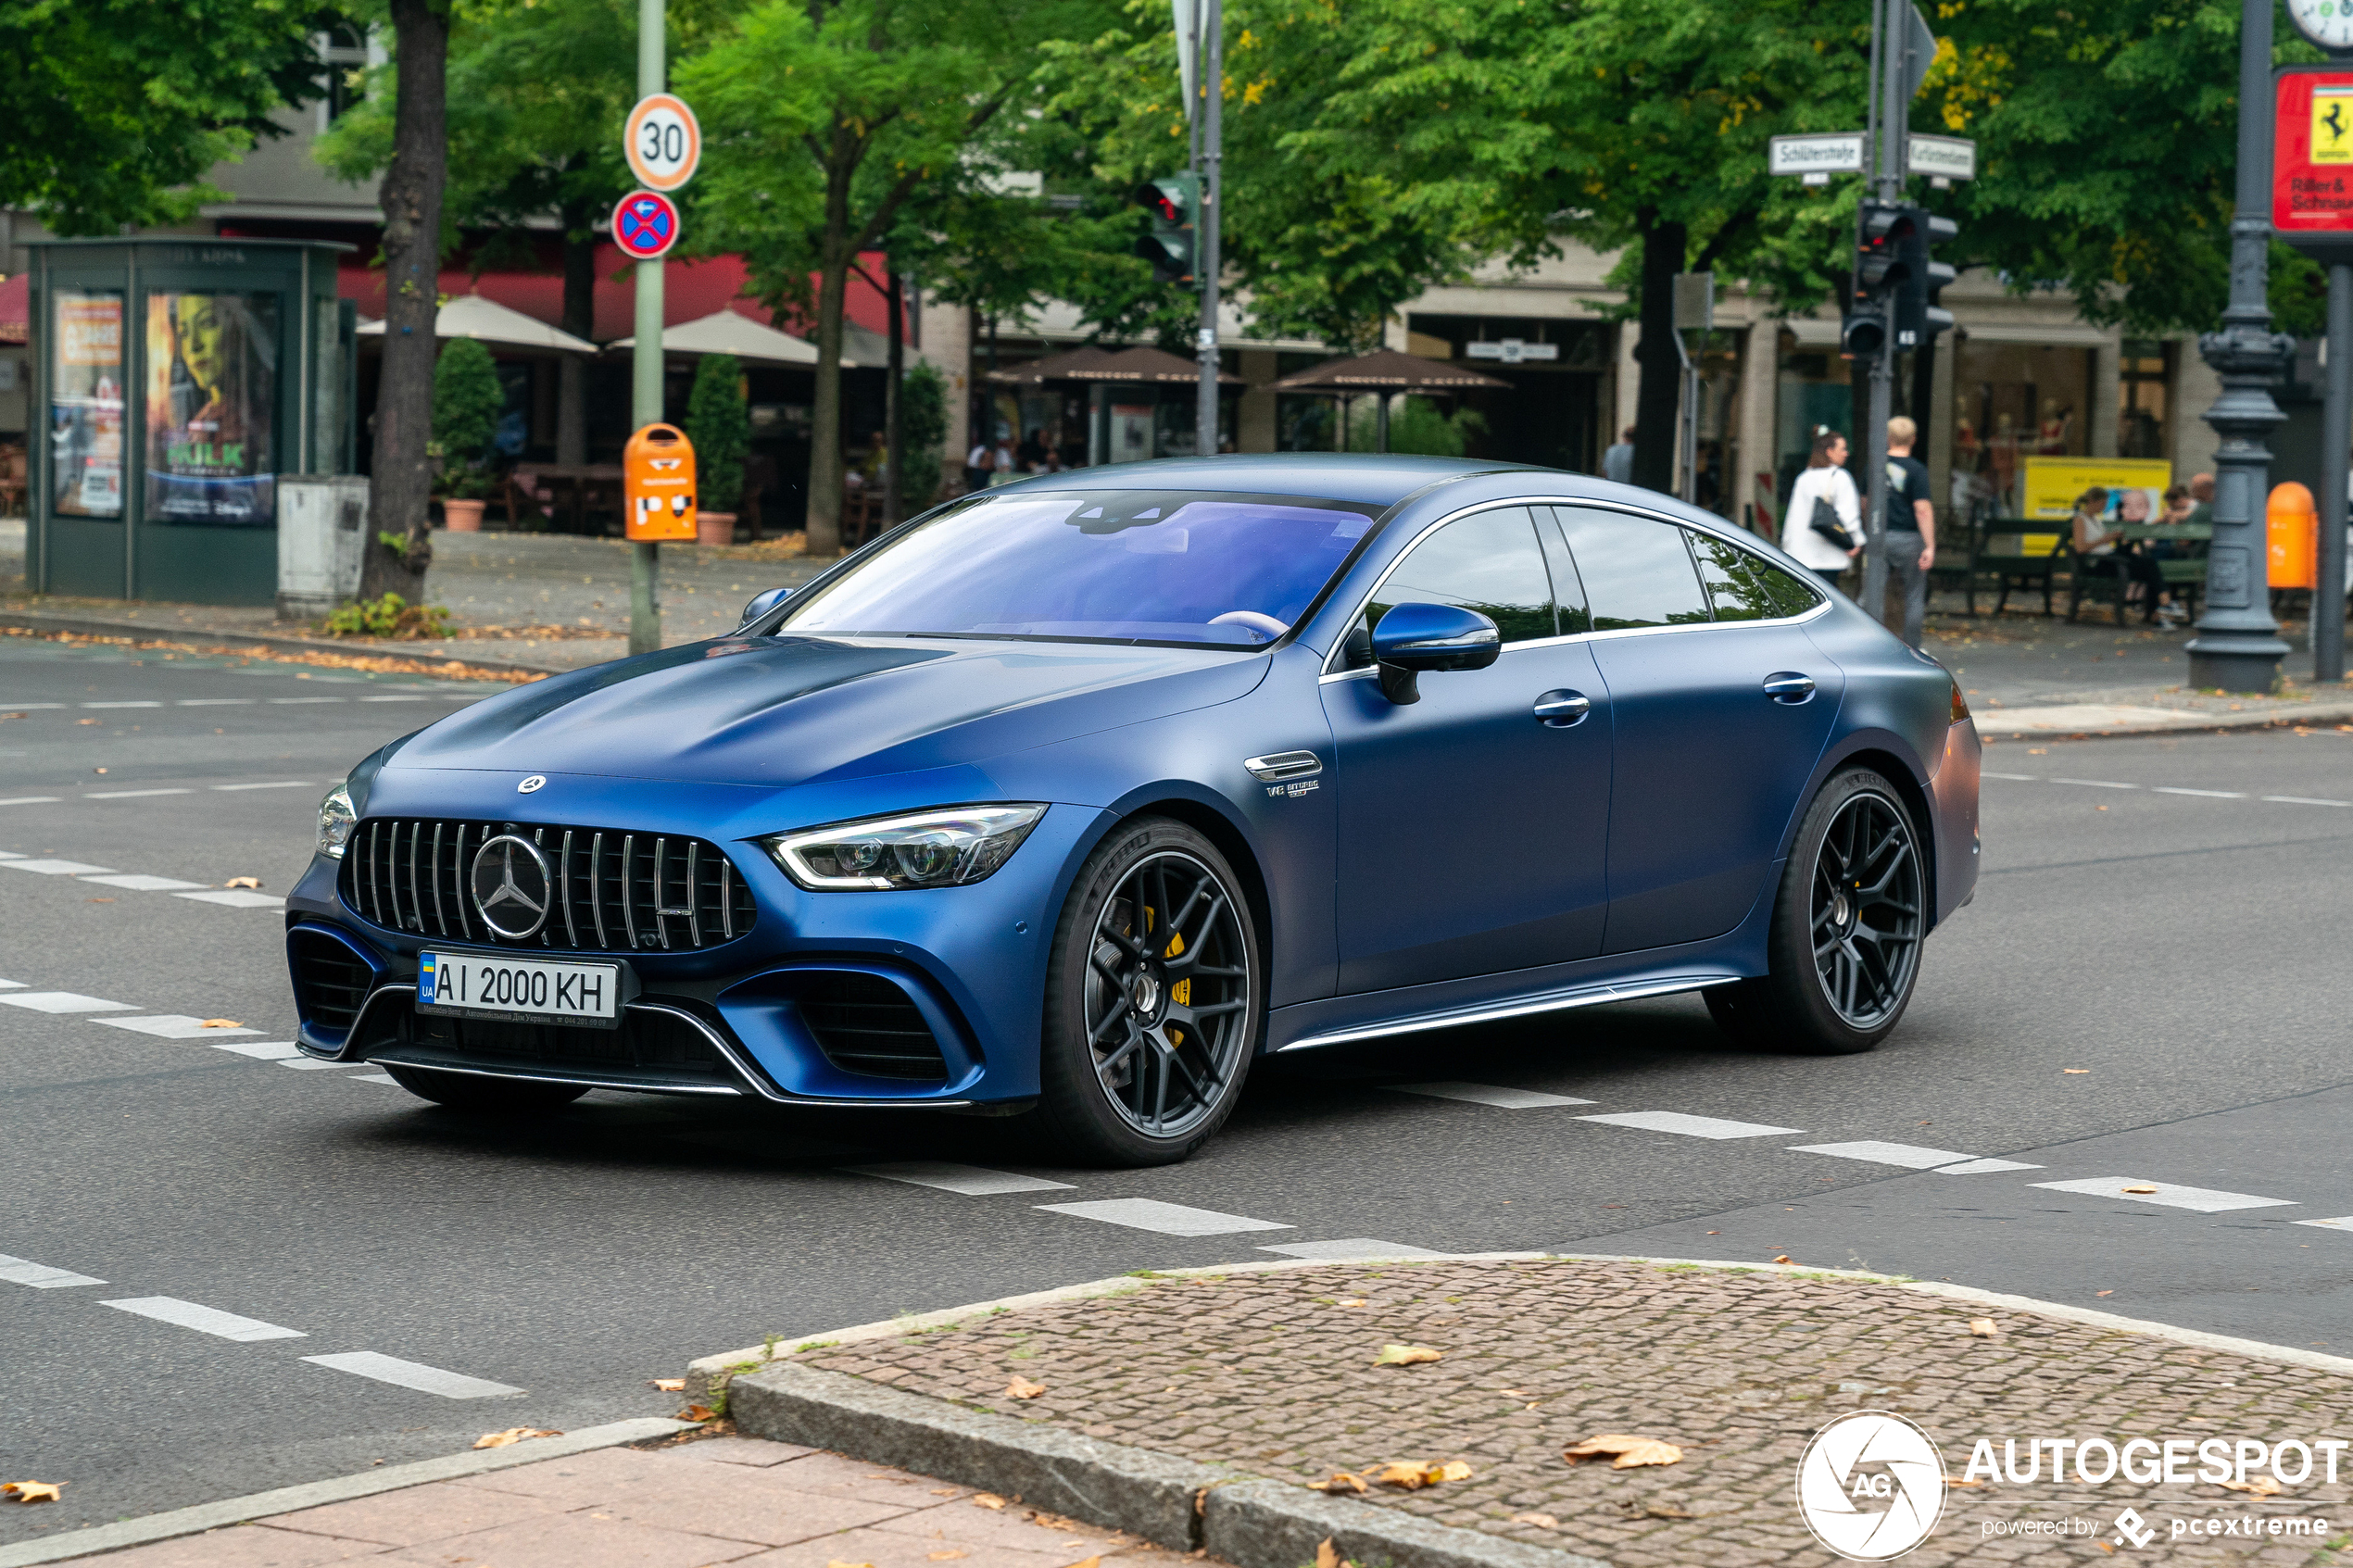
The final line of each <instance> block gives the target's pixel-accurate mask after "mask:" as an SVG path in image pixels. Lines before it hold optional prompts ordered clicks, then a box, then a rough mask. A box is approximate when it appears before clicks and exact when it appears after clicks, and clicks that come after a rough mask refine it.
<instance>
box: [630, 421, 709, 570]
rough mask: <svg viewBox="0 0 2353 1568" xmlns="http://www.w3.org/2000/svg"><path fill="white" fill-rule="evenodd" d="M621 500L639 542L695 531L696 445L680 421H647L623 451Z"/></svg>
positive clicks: (684, 536) (685, 536)
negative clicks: (669, 423) (646, 424)
mask: <svg viewBox="0 0 2353 1568" xmlns="http://www.w3.org/2000/svg"><path fill="white" fill-rule="evenodd" d="M621 502H622V508H623V522H624V524H625V525H626V527H625V531H626V533H628V536H629V538H630V539H631V540H632V541H633V542H635V543H638V544H652V543H657V542H659V541H661V540H664V539H687V540H691V539H692V538H694V536H695V446H694V443H693V442H691V441H688V440H687V439H686V432H684V431H682V430H680V429H679V428H678V427H677V426H675V425H661V424H655V425H648V426H647V427H646V428H645V429H643V430H641V431H639V432H638V433H636V434H635V435H633V436H631V437H630V438H629V445H626V446H624V447H623V448H622V452H621Z"/></svg>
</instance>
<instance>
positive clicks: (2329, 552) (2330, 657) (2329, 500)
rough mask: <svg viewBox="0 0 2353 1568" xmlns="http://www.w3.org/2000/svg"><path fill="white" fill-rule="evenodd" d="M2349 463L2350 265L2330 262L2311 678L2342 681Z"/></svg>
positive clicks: (2352, 368)
mask: <svg viewBox="0 0 2353 1568" xmlns="http://www.w3.org/2000/svg"><path fill="white" fill-rule="evenodd" d="M2348 463H2353V264H2348V263H2347V262H2343V261H2333V262H2331V263H2330V264H2329V385H2328V401H2327V402H2326V403H2325V404H2324V405H2323V406H2322V410H2321V558H2320V568H2321V570H2320V572H2319V574H2318V575H2317V576H2315V577H2314V579H2313V586H2312V679H2313V681H2314V682H2316V683H2317V682H2321V681H2342V680H2343V679H2345V515H2346V509H2347V494H2346V493H2347V489H2348V488H2353V482H2348V477H2347V464H2348Z"/></svg>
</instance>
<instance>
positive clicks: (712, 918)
mask: <svg viewBox="0 0 2353 1568" xmlns="http://www.w3.org/2000/svg"><path fill="white" fill-rule="evenodd" d="M500 834H513V835H514V836H516V837H518V838H522V839H526V840H528V841H529V842H530V843H531V844H533V845H534V846H535V847H537V848H538V850H539V852H540V854H541V855H542V856H543V857H544V858H545V859H546V860H547V869H548V875H549V880H550V881H551V883H552V884H553V885H552V886H550V887H549V888H548V890H547V894H548V897H547V921H546V922H545V923H544V924H542V925H540V926H539V928H538V929H537V930H535V931H534V932H533V933H532V934H531V935H529V936H527V937H523V938H521V939H516V938H512V937H507V936H502V935H499V934H498V933H497V932H495V931H493V930H491V929H490V927H489V926H488V925H487V924H485V923H484V921H483V918H482V910H481V909H479V908H478V907H477V906H476V905H475V903H474V900H473V894H472V889H471V887H470V885H469V884H470V882H471V880H472V879H471V875H470V873H471V872H472V867H473V859H474V856H475V855H476V854H478V853H479V852H480V851H481V849H482V847H483V846H484V844H487V843H489V842H490V840H492V839H494V838H497V837H498V836H499V835H500ZM516 853H518V854H520V853H521V851H516ZM343 901H344V902H345V903H346V905H348V906H349V907H350V908H351V909H352V911H353V912H354V913H356V914H358V915H359V917H360V918H361V919H363V920H367V921H371V922H374V923H376V924H377V925H380V926H383V927H384V928H385V929H387V930H390V931H405V932H409V933H411V934H413V935H420V936H431V937H436V938H439V939H441V940H444V941H457V942H475V943H481V944H484V945H485V946H488V947H520V948H534V949H558V950H572V951H582V952H607V953H613V952H620V953H631V952H654V953H661V952H692V951H695V950H696V949H698V948H701V947H716V946H718V945H719V944H720V943H722V942H729V941H733V940H734V939H735V938H736V937H738V936H741V935H744V933H746V932H748V931H749V930H750V929H751V926H752V921H753V919H754V916H755V914H756V912H757V908H758V907H757V906H756V905H755V904H754V903H753V901H752V897H751V889H750V888H749V886H747V885H746V884H745V883H744V879H743V878H742V877H741V876H740V875H738V874H737V873H736V866H735V862H734V861H732V860H730V859H728V858H727V856H726V854H725V852H724V851H723V850H722V849H720V848H719V847H718V846H717V845H714V844H709V843H706V842H704V841H703V840H702V839H699V838H678V837H673V836H666V835H658V834H645V833H621V832H617V831H615V830H613V829H610V828H584V827H542V826H539V825H537V824H535V823H521V824H518V823H513V822H457V821H444V820H437V819H434V818H424V819H422V820H419V819H411V818H400V819H391V818H371V819H369V820H368V821H367V822H361V823H360V824H359V828H358V829H357V830H356V831H355V832H354V833H353V834H352V835H351V840H350V847H348V848H347V849H346V851H345V853H344V858H343ZM502 923H506V924H508V925H509V926H510V929H512V928H513V926H514V922H511V921H509V922H502Z"/></svg>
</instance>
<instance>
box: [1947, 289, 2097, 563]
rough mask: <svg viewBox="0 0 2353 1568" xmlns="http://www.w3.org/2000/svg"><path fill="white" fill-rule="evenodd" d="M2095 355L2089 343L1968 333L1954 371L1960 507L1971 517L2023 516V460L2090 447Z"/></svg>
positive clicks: (1956, 478)
mask: <svg viewBox="0 0 2353 1568" xmlns="http://www.w3.org/2000/svg"><path fill="white" fill-rule="evenodd" d="M2092 359H2093V355H2092V351H2091V350H2090V349H2088V348H2050V347H2045V346H2042V345H2037V344H2032V343H2009V342H2003V341H1999V340H1995V341H1986V340H1985V338H1983V337H1982V336H1980V335H1979V334H1977V333H1975V332H1969V333H1966V334H1965V335H1963V337H1962V338H1961V343H1960V347H1959V350H1958V357H1957V359H1956V360H1955V363H1954V374H1953V415H1954V422H1953V494H1954V495H1955V497H1956V502H1955V504H1956V505H1957V506H1962V507H1963V509H1964V510H1965V512H1966V513H1967V514H1968V515H1969V516H1972V517H2017V516H2019V515H2020V511H2019V508H2020V504H2021V497H2020V492H2019V483H2018V479H2019V463H2020V459H2022V458H2080V457H2083V456H2085V455H2087V454H2088V453H2089V452H2090V451H2091V441H2090V432H2089V431H2088V430H2087V429H2086V411H2087V410H2088V409H2089V408H2091V406H2092V395H2091V394H2092ZM1965 488H1966V491H1967V495H1968V499H1967V502H1966V505H1965V506H1964V504H1963V503H1962V502H1961V500H1960V499H1959V498H1960V497H1961V495H1963V492H1964V489H1965Z"/></svg>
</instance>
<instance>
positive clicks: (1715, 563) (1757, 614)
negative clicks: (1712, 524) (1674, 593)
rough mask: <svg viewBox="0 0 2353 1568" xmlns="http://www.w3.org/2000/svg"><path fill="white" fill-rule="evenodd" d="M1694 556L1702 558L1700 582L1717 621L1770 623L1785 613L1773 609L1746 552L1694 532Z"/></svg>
mask: <svg viewBox="0 0 2353 1568" xmlns="http://www.w3.org/2000/svg"><path fill="white" fill-rule="evenodd" d="M1687 532H1689V531H1687ZM1692 554H1693V555H1695V556H1697V557H1698V558H1699V580H1700V581H1701V582H1702V583H1705V584H1706V587H1707V597H1708V600H1709V602H1710V603H1712V604H1713V605H1714V606H1715V607H1716V619H1717V620H1718V621H1769V620H1771V619H1772V618H1773V617H1774V616H1777V615H1780V614H1781V613H1783V612H1782V611H1780V610H1779V609H1776V608H1773V600H1772V596H1771V595H1769V594H1768V593H1767V592H1766V591H1765V584H1764V583H1761V582H1759V581H1758V580H1757V578H1756V574H1755V572H1754V571H1750V570H1749V568H1750V566H1751V561H1750V558H1749V555H1748V552H1747V551H1745V550H1736V549H1734V548H1733V547H1732V546H1730V545H1727V544H1725V543H1724V542H1723V541H1722V540H1720V539H1714V538H1710V537H1709V536H1708V535H1706V534H1705V533H1697V532H1692ZM1757 564H1762V563H1757Z"/></svg>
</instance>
